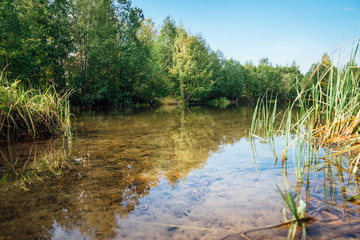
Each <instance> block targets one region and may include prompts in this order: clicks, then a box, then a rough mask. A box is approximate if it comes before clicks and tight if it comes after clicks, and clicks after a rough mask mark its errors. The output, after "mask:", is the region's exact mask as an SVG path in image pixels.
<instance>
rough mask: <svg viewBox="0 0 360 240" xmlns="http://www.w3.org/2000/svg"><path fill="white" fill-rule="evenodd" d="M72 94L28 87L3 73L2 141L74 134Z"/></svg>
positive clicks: (0, 80) (0, 78)
mask: <svg viewBox="0 0 360 240" xmlns="http://www.w3.org/2000/svg"><path fill="white" fill-rule="evenodd" d="M69 95H70V93H65V94H64V95H60V94H58V93H57V92H56V91H55V88H54V87H53V86H50V87H48V88H47V89H45V90H35V89H31V90H26V89H25V88H24V87H23V86H22V85H21V82H20V81H18V80H16V81H14V82H9V81H8V80H7V78H6V77H5V76H4V72H3V73H2V74H1V75H0V141H3V142H6V141H7V142H13V141H23V140H36V139H45V138H50V137H52V136H59V135H69V134H70V127H71V121H70V106H69V101H68V97H69Z"/></svg>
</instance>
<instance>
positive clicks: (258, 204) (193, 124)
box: [0, 106, 358, 239]
mask: <svg viewBox="0 0 360 240" xmlns="http://www.w3.org/2000/svg"><path fill="white" fill-rule="evenodd" d="M251 118H252V108H251V107H246V106H242V107H238V108H230V109H216V108H203V107H192V108H176V107H170V108H160V109H155V110H149V111H139V112H133V113H132V114H123V113H122V112H116V111H110V112H87V113H84V114H82V115H80V116H78V117H77V123H76V132H75V133H74V134H73V135H74V136H73V139H72V142H70V143H69V142H66V144H65V145H63V142H62V141H49V142H41V143H39V144H37V145H36V147H34V146H30V147H29V146H28V147H27V146H25V145H17V146H14V147H13V148H12V149H11V150H9V149H8V148H5V149H2V150H1V151H2V152H4V156H7V158H6V159H10V157H9V156H10V155H12V156H13V157H12V158H11V159H15V160H14V161H18V162H17V163H18V164H17V166H18V168H19V169H23V166H24V165H25V164H24V163H25V162H26V159H29V155H31V156H32V158H34V156H37V158H36V159H48V160H47V161H45V160H43V161H41V162H42V164H43V165H41V164H40V166H44V164H45V165H46V164H49V163H50V162H52V161H50V159H51V158H52V159H53V160H57V161H55V162H58V163H59V164H60V163H61V164H64V163H65V165H61V164H60V165H56V166H54V167H53V168H52V169H53V171H50V172H46V171H40V172H41V174H39V173H38V172H39V171H37V169H42V168H36V167H35V168H34V169H35V173H37V175H39V176H41V178H43V179H45V180H44V181H42V182H41V181H37V182H36V184H34V183H31V184H30V183H25V184H26V187H27V188H28V189H29V190H30V191H28V192H24V191H23V190H22V189H16V188H11V189H9V190H8V191H7V192H6V193H4V192H3V193H2V194H1V195H0V230H1V233H0V238H1V237H4V238H10V239H34V238H55V239H64V238H66V239H68V238H72V239H80V238H87V239H147V238H154V239H156V238H159V239H168V238H178V239H185V238H205V239H209V238H215V239H218V238H223V237H226V236H228V237H227V238H228V239H231V238H232V237H235V238H236V237H237V239H239V237H240V235H236V234H235V235H232V234H233V233H237V232H241V231H244V230H246V229H251V228H254V227H258V226H265V225H270V224H274V223H277V222H279V221H281V220H282V215H281V208H282V207H283V203H282V202H281V197H280V195H279V193H278V192H277V190H276V187H275V184H276V183H277V184H281V183H282V182H283V176H282V171H281V166H278V165H281V164H277V165H276V164H274V158H273V156H276V154H277V155H279V154H280V153H281V150H282V146H281V145H279V144H280V143H278V142H279V141H276V143H274V144H275V145H276V144H278V145H276V146H274V145H272V146H267V144H266V143H260V142H257V151H256V152H257V155H256V163H255V165H254V160H253V156H252V149H251V141H250V140H249V139H248V138H247V137H248V135H249V133H248V131H249V129H250V123H251ZM64 146H65V147H64ZM29 149H32V150H29ZM34 149H35V150H34ZM276 149H277V150H276ZM275 151H278V152H275ZM279 151H280V152H279ZM34 152H36V154H35V153H34ZM273 153H275V155H273ZM14 156H15V157H14ZM44 156H45V157H44ZM16 159H18V160H16ZM61 159H62V161H60V160H61ZM38 162H39V161H38ZM1 164H2V166H4V165H5V158H2V163H1ZM274 165H275V166H274ZM314 166H315V169H311V171H310V170H309V172H311V174H309V176H308V182H309V184H305V183H304V184H303V185H301V186H299V189H300V191H299V192H300V195H301V194H303V193H304V192H306V191H307V192H308V193H309V196H310V195H311V196H312V197H308V200H307V203H308V204H309V206H310V210H311V211H312V214H314V215H316V214H317V215H316V216H315V217H317V218H320V217H318V215H319V214H327V213H331V214H334V213H335V212H341V211H342V209H340V210H339V208H338V207H337V206H336V204H337V205H341V206H345V205H344V204H345V202H344V201H343V200H341V196H340V195H337V194H338V193H339V191H342V190H341V189H343V190H344V187H345V190H344V191H345V192H347V193H348V194H350V192H349V189H347V188H346V183H347V179H348V177H347V176H346V174H343V175H341V174H342V173H340V172H338V170H336V169H338V168H336V167H335V165H331V166H327V165H321V164H320V163H318V164H314ZM288 167H289V168H292V167H293V165H292V164H291V163H289V165H288ZM30 169H32V167H30ZM59 169H60V170H61V171H60V172H59V171H58V170H59ZM323 169H325V171H324V170H323ZM288 172H289V174H288V178H289V180H290V181H291V180H292V179H293V178H294V177H293V176H291V173H290V172H292V171H291V170H288ZM319 173H321V174H326V176H325V178H321V179H332V180H333V181H331V180H327V181H326V182H319V180H318V179H319V178H320V177H319V176H318V175H319ZM1 174H2V175H4V172H2V173H1ZM305 179H306V178H305ZM339 179H340V181H339ZM341 179H343V180H341ZM310 183H311V184H314V185H315V186H311V187H310V188H309V189H307V190H306V191H304V190H301V189H305V188H306V186H310ZM337 184H339V185H337ZM351 186H354V185H351ZM344 191H343V193H345V192H344ZM324 192H325V194H324ZM352 193H353V194H355V193H358V190H354V192H352ZM324 196H328V197H329V198H328V197H324ZM347 196H348V195H347ZM314 197H317V198H319V200H320V201H318V200H315V199H314ZM321 201H322V202H321ZM323 202H326V204H328V203H329V204H331V205H329V206H327V205H325V206H324V204H323ZM346 204H348V203H346ZM334 206H335V207H334ZM347 207H348V208H349V206H347ZM319 209H320V210H321V211H320V210H319ZM349 209H350V210H351V211H347V212H346V213H348V214H350V215H351V214H352V215H351V218H354V217H356V216H358V213H356V212H354V211H353V210H354V208H353V207H350V208H349ZM323 210H326V211H327V212H326V211H323ZM343 213H344V211H343ZM341 216H343V215H341ZM323 219H324V218H323ZM347 224H348V223H346V224H343V225H342V226H344V227H345V228H346V227H347V226H348V225H347ZM179 226H181V228H180V227H179ZM317 228H324V229H323V230H322V231H323V232H326V231H327V230H328V229H327V228H326V227H324V225H323V224H320V225H319V227H317ZM317 228H313V229H310V230H309V231H313V232H316V230H315V229H317ZM210 229H211V231H209V230H210ZM342 230H343V229H341V230H340V231H339V232H337V234H338V235H340V236H341V233H340V232H341V231H342ZM354 230H355V231H356V228H354ZM256 234H257V235H256ZM256 234H255V235H252V236H251V237H253V238H255V239H257V238H261V237H265V236H266V237H270V238H271V237H281V236H283V237H285V238H286V234H287V230H286V229H275V230H274V229H272V230H269V231H266V232H265V233H264V232H262V233H256ZM314 235H315V234H314ZM342 236H346V234H345V235H342Z"/></svg>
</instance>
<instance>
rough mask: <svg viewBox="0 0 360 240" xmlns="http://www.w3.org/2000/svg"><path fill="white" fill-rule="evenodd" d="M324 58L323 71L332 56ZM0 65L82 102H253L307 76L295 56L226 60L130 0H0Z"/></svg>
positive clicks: (288, 89) (293, 91)
mask: <svg viewBox="0 0 360 240" xmlns="http://www.w3.org/2000/svg"><path fill="white" fill-rule="evenodd" d="M325 58H327V55H326V54H324V56H323V60H324V59H325ZM322 62H323V66H322V69H318V71H322V72H325V71H326V69H327V66H330V65H331V62H330V60H327V61H322ZM316 65H317V64H314V65H313V67H312V69H311V70H310V71H309V73H311V72H313V70H314V69H315V66H316ZM0 69H1V70H2V71H3V75H4V76H6V78H7V79H8V81H15V80H19V81H21V84H22V85H23V86H24V87H25V88H27V89H42V88H44V87H47V86H49V85H51V86H54V87H55V88H56V90H57V91H58V92H59V93H63V94H64V93H66V92H69V91H72V94H71V96H70V102H71V105H80V106H95V105H96V106H127V105H132V104H135V103H150V104H153V103H157V102H159V101H161V99H164V98H175V99H179V100H180V101H183V102H207V101H209V100H212V99H218V98H227V99H228V100H236V101H256V100H257V99H258V98H259V97H261V96H263V94H264V93H265V92H266V91H269V92H271V93H272V94H273V96H277V98H278V99H279V100H283V101H286V100H294V99H295V97H296V96H297V93H298V89H300V88H301V87H302V85H304V82H306V80H307V79H306V77H307V78H308V77H309V73H307V74H305V76H306V77H305V76H303V74H302V73H301V72H300V70H299V66H297V65H296V63H295V61H294V62H293V63H292V64H291V65H289V66H279V65H276V66H274V65H273V64H272V63H271V62H270V60H269V59H268V58H263V59H261V60H260V61H259V63H258V64H257V65H255V64H254V63H253V62H245V63H240V62H239V61H237V60H235V59H226V57H225V56H224V54H223V53H222V52H221V51H219V50H213V49H211V47H210V46H209V44H208V43H207V42H206V40H205V39H204V37H203V36H202V35H201V34H193V33H191V32H190V31H188V30H186V29H185V27H184V26H183V25H182V24H178V23H176V22H175V20H174V19H172V18H171V17H170V16H168V17H166V18H165V19H164V20H163V22H162V24H161V26H160V28H159V29H158V28H157V27H156V26H155V23H154V22H153V21H152V19H151V18H146V17H145V13H143V11H142V10H141V9H140V8H138V7H134V6H132V5H131V1H130V0H121V1H114V0H16V1H14V0H3V1H1V2H0ZM320 75H321V73H320Z"/></svg>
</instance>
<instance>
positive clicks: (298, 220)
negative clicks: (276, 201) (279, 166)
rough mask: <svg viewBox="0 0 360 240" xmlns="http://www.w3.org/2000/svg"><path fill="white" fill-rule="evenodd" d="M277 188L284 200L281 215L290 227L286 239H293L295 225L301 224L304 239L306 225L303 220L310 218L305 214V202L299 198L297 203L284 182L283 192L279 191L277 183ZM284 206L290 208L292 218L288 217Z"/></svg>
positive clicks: (295, 229)
mask: <svg viewBox="0 0 360 240" xmlns="http://www.w3.org/2000/svg"><path fill="white" fill-rule="evenodd" d="M276 187H277V189H278V190H279V192H280V194H281V197H282V199H283V200H284V202H285V204H286V207H284V208H283V211H282V213H283V216H284V219H285V221H286V222H288V223H290V228H289V232H288V239H294V238H295V235H296V231H297V227H298V226H301V228H302V230H303V239H306V225H305V222H307V221H309V220H311V218H309V217H308V218H307V217H306V216H305V210H306V203H305V202H304V201H303V200H301V199H300V200H299V203H298V204H296V202H295V200H294V197H293V196H292V195H291V194H290V191H289V187H288V185H287V184H285V194H284V193H283V192H282V191H281V189H280V188H279V186H278V185H276ZM286 208H287V209H289V210H290V212H291V214H292V216H293V218H289V217H288V216H287V213H286Z"/></svg>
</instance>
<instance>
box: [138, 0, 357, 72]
mask: <svg viewBox="0 0 360 240" xmlns="http://www.w3.org/2000/svg"><path fill="white" fill-rule="evenodd" d="M132 5H133V6H136V7H139V8H141V9H142V10H143V12H144V15H145V17H146V18H152V20H153V21H154V22H155V24H156V26H157V28H158V30H159V29H160V28H161V25H162V21H163V20H164V18H165V17H166V16H168V15H170V16H171V17H172V18H173V19H174V20H175V21H176V23H177V24H179V23H182V24H183V26H184V28H185V29H186V30H188V31H190V32H191V33H192V34H201V35H202V36H203V37H204V38H205V40H206V41H207V43H208V44H209V45H210V47H211V48H212V49H213V50H220V51H222V52H223V53H224V55H225V57H226V58H233V59H236V60H239V61H240V62H241V63H242V64H243V63H245V62H246V61H252V62H253V63H254V64H255V65H257V64H258V61H259V59H261V58H264V57H268V58H269V60H270V62H271V63H272V64H273V65H277V64H278V65H291V63H292V62H293V61H294V60H295V61H296V64H297V65H299V66H300V69H301V71H302V72H303V73H305V72H307V71H308V70H309V68H310V66H311V64H313V63H315V62H318V61H319V60H321V57H322V55H323V54H324V53H325V52H326V53H332V52H333V51H334V50H335V49H337V48H339V47H340V46H342V45H343V44H345V43H346V42H348V41H350V40H352V39H354V38H356V37H358V36H360V0H132ZM334 55H335V54H334Z"/></svg>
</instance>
